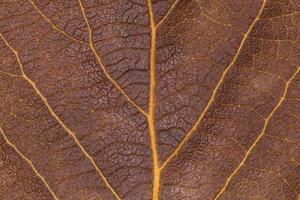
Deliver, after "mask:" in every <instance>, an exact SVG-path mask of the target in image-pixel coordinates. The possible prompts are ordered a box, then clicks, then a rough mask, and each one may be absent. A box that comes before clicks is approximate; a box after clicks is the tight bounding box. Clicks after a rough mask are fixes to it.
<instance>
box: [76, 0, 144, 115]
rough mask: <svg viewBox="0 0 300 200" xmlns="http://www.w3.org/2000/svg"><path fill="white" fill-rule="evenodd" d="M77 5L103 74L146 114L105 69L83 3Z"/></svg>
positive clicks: (90, 44)
mask: <svg viewBox="0 0 300 200" xmlns="http://www.w3.org/2000/svg"><path fill="white" fill-rule="evenodd" d="M79 5H80V9H81V12H82V15H83V17H84V20H85V23H86V25H87V27H88V34H89V46H90V48H91V50H92V51H93V53H94V55H95V57H96V59H97V61H98V63H99V64H100V66H101V69H102V70H103V72H104V74H105V76H106V77H107V79H108V80H110V81H111V83H112V84H113V85H114V86H115V87H116V88H117V89H118V90H119V92H121V94H122V95H123V96H124V97H125V98H126V99H127V101H128V102H130V103H131V104H132V105H133V106H134V107H135V108H136V109H137V110H138V111H140V112H141V113H142V114H143V115H145V116H148V113H146V112H145V111H144V110H143V109H142V108H141V107H140V106H139V105H137V104H136V103H135V102H134V100H133V99H131V97H129V96H128V95H127V94H126V92H125V91H124V90H123V88H121V86H120V85H119V84H118V83H117V82H116V81H115V80H114V79H113V78H112V77H111V76H110V74H109V72H108V71H107V70H106V67H105V65H104V63H103V61H102V59H101V57H100V55H99V54H98V52H97V51H96V48H95V46H94V42H93V31H92V28H91V26H90V24H89V21H88V18H87V15H86V12H85V9H84V7H83V4H82V2H81V0H79Z"/></svg>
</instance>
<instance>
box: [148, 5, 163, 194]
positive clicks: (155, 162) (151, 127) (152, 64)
mask: <svg viewBox="0 0 300 200" xmlns="http://www.w3.org/2000/svg"><path fill="white" fill-rule="evenodd" d="M147 3H148V11H149V19H150V29H151V45H150V92H149V116H148V126H149V136H150V143H151V150H152V162H153V183H152V184H153V185H152V187H153V189H152V200H158V199H159V185H160V170H159V163H158V152H157V146H156V145H157V143H156V133H155V124H154V114H155V50H156V27H155V21H154V14H153V10H152V3H151V0H147Z"/></svg>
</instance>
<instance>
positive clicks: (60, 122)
mask: <svg viewBox="0 0 300 200" xmlns="http://www.w3.org/2000/svg"><path fill="white" fill-rule="evenodd" d="M0 37H1V38H2V40H3V41H4V42H5V44H6V46H7V47H8V48H9V49H10V50H11V51H12V52H13V53H14V54H15V56H16V58H17V62H18V64H19V67H20V70H21V72H22V76H23V78H24V79H25V80H26V81H27V82H28V83H29V84H30V85H31V87H32V88H33V89H34V90H35V92H36V93H37V94H38V96H39V97H40V98H41V100H42V101H43V103H44V104H45V106H46V107H47V109H48V111H49V112H50V114H51V115H52V116H53V117H54V118H55V119H56V121H57V122H58V123H59V124H60V125H61V127H63V128H64V130H65V131H66V132H67V133H68V134H69V135H70V137H71V138H73V140H74V141H75V143H76V144H77V146H78V147H79V148H80V149H81V151H82V152H83V154H84V155H85V156H86V157H87V158H88V159H89V160H90V162H91V163H92V165H93V166H94V167H95V169H96V171H97V173H98V174H99V176H100V177H101V178H102V180H103V181H104V183H105V185H106V186H107V187H108V188H109V189H110V191H111V192H112V193H113V194H114V196H115V197H116V199H117V200H121V198H120V197H119V195H118V194H117V192H116V191H115V190H114V189H113V188H112V186H111V185H110V183H109V181H108V180H107V178H106V177H105V175H104V174H103V172H102V171H101V169H100V168H99V167H98V165H97V164H96V162H95V160H94V159H93V158H92V157H91V156H90V155H89V153H88V152H87V151H86V150H85V149H84V147H83V146H82V144H81V143H80V141H79V140H78V138H77V137H76V135H75V133H74V132H73V131H72V130H71V129H70V128H69V127H68V126H67V125H66V124H65V123H64V122H63V121H62V120H61V119H60V117H59V116H58V115H57V114H56V113H55V112H54V110H53V109H52V107H51V106H50V104H49V103H48V100H47V98H46V97H45V96H44V95H43V94H42V93H41V91H40V90H39V89H38V88H37V86H36V84H35V83H34V82H33V81H32V80H31V79H30V78H29V77H28V76H27V75H26V73H25V72H24V69H23V64H22V63H21V60H20V57H19V55H18V52H17V51H16V50H15V49H14V48H13V47H12V46H11V45H10V44H9V43H8V42H7V40H6V39H5V38H4V37H3V35H2V34H1V33H0Z"/></svg>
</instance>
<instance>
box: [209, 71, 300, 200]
mask: <svg viewBox="0 0 300 200" xmlns="http://www.w3.org/2000/svg"><path fill="white" fill-rule="evenodd" d="M299 71H300V67H299V68H298V69H297V71H296V72H295V73H294V74H293V76H292V77H291V78H290V79H289V80H288V81H287V83H286V84H285V88H284V91H283V94H282V96H281V97H280V99H279V101H278V103H277V104H276V106H275V107H274V109H273V110H272V112H271V113H270V114H269V115H268V117H267V118H266V119H265V122H264V126H263V128H262V131H261V132H260V134H259V135H258V136H257V138H256V139H255V141H254V142H253V143H252V145H251V146H250V148H249V149H248V151H247V152H246V153H245V156H244V158H243V159H242V161H241V162H240V163H239V165H238V166H237V167H236V168H235V169H234V171H233V172H232V173H231V175H230V176H229V177H228V178H227V180H226V182H225V184H224V186H223V187H222V188H221V190H220V191H219V192H218V193H217V195H216V197H215V198H214V200H217V199H218V198H219V197H220V196H221V194H222V193H223V192H224V191H225V190H226V187H227V186H228V184H229V183H230V181H231V179H232V178H233V177H234V176H235V175H236V174H237V173H238V171H239V169H240V168H241V167H242V166H243V165H245V162H246V160H247V158H248V157H249V155H250V154H251V152H252V150H253V149H254V147H255V146H256V145H257V143H258V142H259V141H260V139H261V138H262V137H263V136H264V134H265V131H266V129H267V127H268V124H269V122H270V119H271V118H272V116H273V115H274V113H275V112H276V111H277V110H278V108H279V107H280V106H281V105H282V103H283V102H284V100H285V98H286V95H287V91H288V88H289V85H290V83H291V82H292V81H293V79H294V78H295V77H296V75H297V74H298V73H299Z"/></svg>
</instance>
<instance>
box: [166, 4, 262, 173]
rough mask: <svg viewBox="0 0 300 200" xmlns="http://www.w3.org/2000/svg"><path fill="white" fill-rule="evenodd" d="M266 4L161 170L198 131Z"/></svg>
mask: <svg viewBox="0 0 300 200" xmlns="http://www.w3.org/2000/svg"><path fill="white" fill-rule="evenodd" d="M265 4H266V0H263V3H262V6H261V8H260V10H259V12H258V15H257V16H256V18H255V19H254V20H253V22H252V24H251V25H250V27H249V29H248V30H247V32H246V33H245V34H244V36H243V39H242V41H241V43H240V46H239V48H238V50H237V52H236V54H235V55H234V57H233V59H232V61H231V62H230V64H229V65H228V66H227V68H226V69H225V70H224V72H223V73H222V76H221V78H220V80H219V81H218V83H217V85H216V87H215V89H214V90H213V92H212V96H211V98H210V100H209V101H208V103H207V105H206V107H205V108H204V110H203V112H202V113H201V114H200V116H199V118H198V120H197V121H196V123H195V124H194V126H193V127H192V128H191V129H190V130H189V131H188V132H187V134H186V135H185V136H184V138H183V140H182V141H181V142H180V143H179V145H178V146H177V147H176V149H175V150H174V151H173V152H172V153H171V154H170V156H169V157H168V158H167V159H166V160H165V162H164V163H163V165H162V166H161V168H160V169H161V170H162V169H164V168H165V166H166V165H167V164H168V163H169V162H170V161H171V160H172V159H173V158H174V157H175V156H176V155H177V154H178V152H179V151H180V149H181V148H182V147H183V145H184V144H185V143H186V142H187V141H188V139H189V138H190V137H191V135H192V134H193V133H194V131H196V129H197V128H198V126H199V124H200V123H201V121H202V120H203V118H204V116H205V114H206V113H207V111H208V110H209V108H210V106H211V105H212V104H213V102H214V100H215V97H216V94H217V91H218V89H219V88H220V86H221V84H222V83H223V81H224V79H225V77H226V75H227V74H228V72H229V71H230V69H231V68H232V67H233V66H234V64H235V62H236V60H237V58H238V56H239V54H240V52H241V50H242V48H243V46H244V44H245V42H246V40H247V38H248V36H249V34H250V33H251V31H252V29H253V27H254V25H255V23H256V22H257V21H258V20H259V18H260V16H261V14H262V12H263V9H264V7H265Z"/></svg>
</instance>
